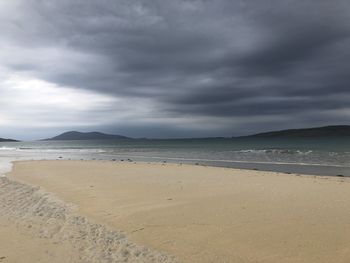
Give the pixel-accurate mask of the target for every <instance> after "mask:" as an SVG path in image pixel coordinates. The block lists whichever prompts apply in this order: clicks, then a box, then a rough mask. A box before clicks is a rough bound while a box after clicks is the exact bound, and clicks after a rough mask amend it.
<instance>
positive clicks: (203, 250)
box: [0, 161, 350, 263]
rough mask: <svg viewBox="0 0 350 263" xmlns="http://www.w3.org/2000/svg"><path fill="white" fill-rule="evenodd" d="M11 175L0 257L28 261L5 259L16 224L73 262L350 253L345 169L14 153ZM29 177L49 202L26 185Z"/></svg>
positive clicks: (301, 258) (309, 258)
mask: <svg viewBox="0 0 350 263" xmlns="http://www.w3.org/2000/svg"><path fill="white" fill-rule="evenodd" d="M8 178H9V179H10V181H8V182H2V184H3V185H6V184H9V182H11V184H12V183H14V184H16V183H17V181H20V182H21V183H17V184H20V185H22V186H21V187H20V188H21V189H22V190H18V189H17V188H16V187H12V188H14V189H17V190H15V193H17V194H16V195H15V197H14V198H10V199H9V196H8V195H6V194H4V192H6V193H9V192H11V191H12V193H13V191H14V190H13V189H12V188H11V187H10V188H11V189H12V190H11V189H7V188H6V189H5V188H4V186H3V185H2V186H1V187H0V189H1V191H2V194H1V192H0V201H1V202H2V203H3V204H2V206H1V205H0V234H1V236H2V237H1V238H0V243H1V246H0V247H1V248H0V262H28V261H6V259H7V258H5V259H3V261H1V257H2V256H5V257H10V255H11V253H12V252H13V251H15V250H17V248H18V246H16V241H13V240H14V239H13V238H12V239H11V238H10V235H11V233H12V232H13V233H16V235H18V236H19V237H18V238H20V237H24V239H25V237H29V238H30V237H31V236H33V237H34V239H33V244H31V245H33V246H34V245H35V244H36V245H38V244H40V242H45V243H46V244H47V246H48V249H46V250H47V251H48V252H46V254H48V255H51V256H50V257H52V258H55V259H57V256H58V255H59V254H62V253H59V251H65V250H67V253H63V254H62V256H64V257H68V256H67V255H71V256H69V258H76V259H74V260H73V261H71V262H123V260H129V262H172V261H174V262H175V261H176V259H174V258H173V257H172V256H175V257H176V258H177V259H178V260H179V261H180V262H249V263H250V262H266V263H267V262H269V263H270V262H276V263H277V262H278V263H280V262H293V263H294V262H305V263H306V262H308V263H309V262H321V263H322V262H325V263H326V262H327V263H328V262H350V184H349V182H350V181H349V180H348V179H347V178H336V177H333V178H331V177H314V176H297V175H286V174H278V173H271V172H261V171H248V170H235V169H228V168H214V167H203V166H194V165H192V166H191V165H178V164H160V163H158V164H156V163H154V164H146V163H125V162H100V161H28V162H17V163H15V165H14V168H13V171H12V172H11V173H10V174H9V175H8ZM2 180H3V181H4V180H8V179H2ZM13 180H15V182H14V181H13ZM27 184H29V185H31V186H30V187H32V188H34V189H37V186H40V189H39V190H35V191H34V192H35V194H36V195H38V196H42V195H43V193H50V194H49V195H48V196H49V198H48V199H46V201H47V200H48V201H50V202H51V203H50V202H49V203H50V204H51V205H45V202H44V201H38V198H39V197H38V196H36V197H33V196H32V197H29V196H28V194H26V193H23V192H25V191H27V190H28V189H27V188H25V187H24V186H26V187H28V185H27ZM24 188H25V189H27V190H23V189H24ZM32 191H33V190H32ZM29 192H30V191H29ZM30 195H32V194H30ZM44 195H45V194H44ZM16 196H19V197H20V198H21V200H22V199H23V203H22V205H15V204H18V201H17V199H16ZM31 198H32V199H31ZM33 198H34V200H33ZM39 199H40V198H39ZM4 200H6V202H5V205H4V202H3V201H4ZM24 200H26V202H24ZM53 200H54V201H53ZM11 202H12V203H11ZM33 202H34V205H33ZM52 202H53V203H52ZM38 203H40V204H42V205H41V206H40V205H39V206H38V205H37V204H38ZM35 204H36V205H35ZM57 204H59V205H57ZM25 207H27V208H28V207H31V208H30V209H27V210H29V211H27V212H26V213H24V215H23V214H21V210H23V209H24V208H25ZM45 207H46V208H45ZM57 207H59V208H60V209H59V210H57V209H56V208H57ZM52 209H53V210H52ZM62 209H63V210H62ZM40 213H41V214H42V215H41V216H40ZM62 214H63V215H65V216H64V217H61V215H62ZM52 218H55V219H54V220H52ZM57 218H64V219H57ZM6 220H7V221H6ZM29 221H31V222H32V223H31V224H32V227H31V228H30V229H29V230H28V222H29ZM4 222H7V226H6V225H4ZM14 222H15V223H14ZM24 222H26V223H24ZM38 222H39V223H38ZM48 222H49V223H50V224H48ZM8 226H10V227H8ZM48 226H49V227H48ZM23 229H24V230H25V231H24V230H23ZM43 229H44V230H45V231H44V234H43V233H42V232H43ZM96 229H98V230H96ZM40 231H41V234H40ZM81 232H83V233H85V235H81V234H79V233H81ZM97 232H98V234H96V233H97ZM38 233H39V234H38ZM71 236H72V237H71ZM84 237H85V239H84ZM107 237H108V238H109V239H108V240H111V241H108V242H106V238H107ZM7 239H9V240H11V242H12V241H13V242H14V243H11V242H10V244H9V245H7V247H5V249H4V248H3V246H2V244H3V243H4V242H5V240H7ZM36 240H37V242H36ZM118 240H122V242H119V241H118ZM55 242H56V243H57V246H56V247H55V246H54V245H55ZM110 242H112V244H110ZM118 242H119V243H118ZM11 244H12V245H11ZM52 244H53V245H52ZM69 244H73V246H69ZM96 244H98V245H97V246H96ZM126 244H127V245H126ZM36 245H35V246H36ZM51 245H52V246H53V247H50V246H51ZM28 246H29V245H28ZM121 246H122V249H121ZM24 247H25V248H24V249H23V250H22V254H26V253H32V254H33V255H36V256H38V254H40V253H41V255H42V253H43V251H44V250H45V249H44V247H43V249H42V251H40V250H37V249H35V248H33V249H31V247H30V246H29V247H28V248H26V246H25V245H24ZM38 247H40V246H38ZM86 247H88V248H90V249H86ZM56 248H57V250H56ZM84 248H85V249H84ZM146 248H147V249H146ZM106 249H107V250H106ZM108 249H111V250H110V251H109V253H110V255H109V254H108ZM11 251H12V252H11ZM26 251H27V252H26ZM39 251H40V253H39ZM135 251H138V252H136V253H134V252H135ZM140 251H142V252H140ZM13 254H15V253H13ZM120 255H123V257H122V256H120ZM21 256H22V257H23V255H21ZM117 256H120V258H119V259H118V258H117ZM84 257H85V259H87V258H91V261H78V260H83V258H84ZM113 257H114V258H113ZM101 258H105V261H102V260H101ZM143 258H144V259H145V260H143ZM146 259H147V260H148V261H147V260H146ZM94 260H95V261H94ZM99 260H100V261H99ZM108 260H110V261H108ZM118 260H120V261H118ZM64 261H65V262H69V261H66V260H64ZM35 262H55V261H54V260H51V261H48V260H45V258H43V260H41V261H35ZM57 262H59V260H57Z"/></svg>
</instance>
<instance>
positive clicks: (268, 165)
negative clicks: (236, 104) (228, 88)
mask: <svg viewBox="0 0 350 263" xmlns="http://www.w3.org/2000/svg"><path fill="white" fill-rule="evenodd" d="M349 141H350V140H349V139H346V138H343V139H332V140H330V139H288V140H287V139H273V140H272V139H219V138H218V139H187V140H184V139H183V140H147V139H137V140H116V141H37V142H12V143H0V174H1V172H2V173H4V172H6V171H8V170H9V169H10V164H9V162H10V161H13V160H31V159H34V160H40V159H49V160H50V159H76V160H79V159H85V160H93V159H96V160H114V159H115V160H124V161H127V160H128V159H129V160H133V161H144V162H171V163H189V164H201V165H210V166H221V167H231V168H240V169H258V170H265V171H277V172H285V173H303V174H314V175H333V176H336V175H343V176H350V142H349Z"/></svg>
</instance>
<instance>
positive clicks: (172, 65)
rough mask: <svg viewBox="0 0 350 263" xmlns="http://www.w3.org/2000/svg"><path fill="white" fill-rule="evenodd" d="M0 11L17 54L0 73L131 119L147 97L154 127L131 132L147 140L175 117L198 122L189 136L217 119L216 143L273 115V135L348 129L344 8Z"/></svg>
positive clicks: (24, 6)
mask: <svg viewBox="0 0 350 263" xmlns="http://www.w3.org/2000/svg"><path fill="white" fill-rule="evenodd" d="M2 9H3V10H4V11H3V12H1V13H0V22H1V26H0V30H1V36H0V39H1V42H2V43H4V44H2V45H4V46H11V47H12V48H13V50H14V51H15V52H14V54H13V55H10V56H5V59H3V62H2V66H3V67H5V68H6V69H8V70H10V71H15V72H29V73H30V74H32V75H33V76H35V77H36V78H40V79H43V80H46V81H48V82H51V83H56V84H57V85H62V86H69V87H72V88H75V89H81V90H91V91H94V92H98V93H103V94H107V95H109V96H113V97H116V98H119V99H123V100H126V101H130V111H132V107H133V103H134V102H133V101H134V100H135V99H142V100H147V101H148V103H149V104H148V105H152V107H153V110H154V112H156V113H155V115H154V116H153V117H154V118H153V119H152V116H147V119H148V120H149V119H152V121H151V122H149V123H143V122H142V121H141V122H140V123H137V119H135V123H134V124H133V125H135V126H137V127H141V126H142V125H144V127H145V131H146V130H147V134H150V135H152V132H148V131H149V126H152V125H154V127H156V126H159V127H160V126H161V127H164V130H169V129H172V128H173V129H174V130H178V129H179V130H181V118H183V117H186V118H188V120H191V119H192V120H194V123H196V120H197V119H198V118H200V120H201V121H200V122H199V123H198V127H197V131H198V130H200V129H201V127H203V126H202V124H203V122H205V118H206V117H207V118H208V122H215V118H217V119H220V125H221V124H222V122H226V126H225V125H224V126H225V127H224V126H222V125H221V126H220V125H218V126H217V127H221V128H218V129H221V130H217V131H216V132H217V134H218V135H222V134H225V135H228V133H229V130H231V131H232V133H235V130H236V131H238V133H240V131H241V130H243V129H245V128H246V127H255V130H259V129H265V128H266V127H265V125H263V124H261V123H260V122H259V121H257V120H258V119H259V118H260V119H264V118H270V119H271V118H273V117H274V116H275V118H276V120H278V121H276V122H273V123H271V125H272V126H271V129H274V128H280V127H287V126H288V125H289V126H294V127H297V126H303V125H305V124H306V125H318V124H320V123H321V122H322V121H321V120H322V116H326V117H324V118H323V123H324V124H327V123H333V122H340V123H347V122H348V121H349V117H350V114H349V110H350V106H349V105H348V103H347V102H348V99H349V98H350V89H349V83H350V77H349V75H350V74H348V69H349V68H350V51H349V48H348V47H349V46H350V23H349V21H350V20H349V19H350V4H349V2H348V1H346V0H335V1H328V0H327V1H325V0H324V1H322V0H309V1H296V0H294V1H290V0H282V1H281V0H270V1H257V0H256V1H253V0H252V1H239V0H237V1H230V0H213V1H204V0H202V1H201V0H197V1H196V0H187V1H186V0H176V1H174V0H172V1H170V0H153V1H142V0H139V1H137V0H124V1H123V0H118V1H112V0H103V1H101V0H88V1H85V0H84V1H67V0H65V1H58V0H57V1H53V0H49V1H39V0H27V1H14V2H13V4H11V3H9V4H4V6H3V7H2ZM45 58H46V59H45ZM109 110H110V111H113V109H109ZM114 110H118V105H115V108H114ZM310 115H313V116H314V120H315V121H312V119H311V120H310V118H309V117H308V116H310ZM329 116H332V118H329ZM138 117H139V119H140V120H142V119H143V117H144V116H142V115H140V116H138ZM213 117H214V118H213ZM242 117H250V118H249V119H248V118H246V121H245V122H244V121H242V120H241V118H242ZM235 118H236V119H235ZM164 119H168V120H169V119H172V120H174V121H172V122H167V121H165V122H164ZM177 119H179V120H178V121H177ZM290 119H293V122H292V123H291V122H290ZM203 120H204V121H203ZM111 122H113V120H111ZM254 123H256V124H255V126H254ZM214 124H215V123H214ZM110 125H111V126H113V125H114V124H113V123H111V124H110ZM121 125H122V124H121ZM174 125H175V126H176V127H175V126H174ZM186 125H187V123H186V122H185V123H184V124H183V125H182V126H183V127H185V126H186ZM146 127H147V128H146ZM179 127H180V128H179ZM191 129H192V130H196V129H195V128H193V127H192V128H191ZM141 130H142V129H141ZM249 130H254V128H249ZM168 134H170V133H168ZM140 135H141V134H140ZM190 135H191V134H190Z"/></svg>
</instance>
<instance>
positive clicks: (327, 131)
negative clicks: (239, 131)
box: [234, 125, 350, 138]
mask: <svg viewBox="0 0 350 263" xmlns="http://www.w3.org/2000/svg"><path fill="white" fill-rule="evenodd" d="M310 137H313V138H315V137H350V125H333V126H324V127H315V128H305V129H288V130H280V131H271V132H264V133H257V134H253V135H248V136H240V137H234V138H310Z"/></svg>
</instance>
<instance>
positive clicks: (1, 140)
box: [0, 138, 18, 142]
mask: <svg viewBox="0 0 350 263" xmlns="http://www.w3.org/2000/svg"><path fill="white" fill-rule="evenodd" d="M0 142H18V141H16V140H12V139H4V138H0Z"/></svg>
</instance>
